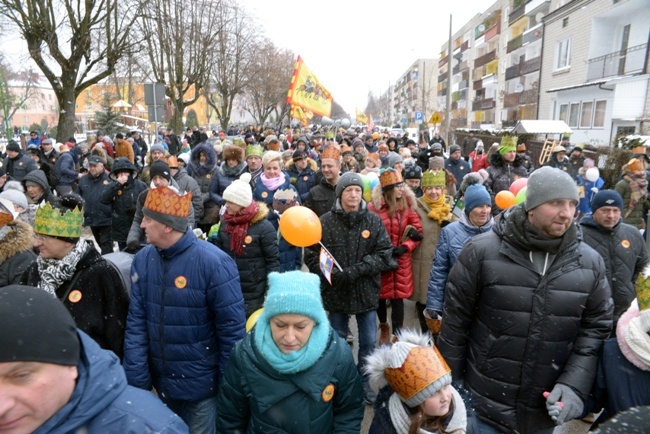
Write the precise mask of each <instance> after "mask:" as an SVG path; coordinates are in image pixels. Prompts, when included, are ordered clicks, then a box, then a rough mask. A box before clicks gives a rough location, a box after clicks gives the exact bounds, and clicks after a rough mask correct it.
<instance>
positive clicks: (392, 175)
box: [379, 169, 404, 187]
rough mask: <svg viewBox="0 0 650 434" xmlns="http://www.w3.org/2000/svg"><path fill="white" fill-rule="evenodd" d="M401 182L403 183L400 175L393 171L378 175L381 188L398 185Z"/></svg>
mask: <svg viewBox="0 0 650 434" xmlns="http://www.w3.org/2000/svg"><path fill="white" fill-rule="evenodd" d="M402 182H404V179H403V178H402V173H401V172H399V171H397V170H394V169H387V170H384V171H383V172H382V174H381V175H379V183H380V184H381V186H382V187H390V186H391V185H396V184H400V183H402Z"/></svg>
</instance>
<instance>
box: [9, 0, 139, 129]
mask: <svg viewBox="0 0 650 434" xmlns="http://www.w3.org/2000/svg"><path fill="white" fill-rule="evenodd" d="M0 6H1V7H0V14H2V15H3V16H4V17H6V18H7V20H8V21H9V22H10V23H12V24H13V25H15V26H16V27H17V28H18V31H19V33H20V35H21V36H22V37H23V38H24V39H25V41H26V42H27V47H28V50H29V55H30V56H31V58H32V59H33V60H34V62H35V63H36V65H38V67H39V68H40V69H41V71H42V72H43V74H44V75H45V77H46V78H47V80H48V81H49V83H50V85H51V86H52V89H53V90H54V93H55V94H56V97H57V99H58V101H59V107H60V112H59V125H58V128H57V140H58V141H61V142H63V141H64V140H65V139H67V138H68V137H70V136H71V135H72V134H73V133H74V132H75V130H76V126H75V102H76V99H77V96H78V95H79V94H80V93H81V92H82V91H83V90H85V89H86V88H88V87H90V86H92V85H93V84H96V83H98V82H99V81H101V80H102V79H104V78H106V77H108V76H109V75H110V74H111V73H112V72H113V69H114V67H115V63H116V62H117V60H118V59H119V58H120V57H121V56H122V55H123V54H124V52H125V51H126V50H128V49H129V47H130V46H131V39H130V37H129V31H128V29H129V27H130V26H131V24H132V23H133V22H134V21H135V20H136V19H137V18H138V17H139V9H138V6H137V5H136V4H135V3H132V2H130V1H124V0H120V1H119V6H118V0H96V1H85V2H80V1H78V0H0Z"/></svg>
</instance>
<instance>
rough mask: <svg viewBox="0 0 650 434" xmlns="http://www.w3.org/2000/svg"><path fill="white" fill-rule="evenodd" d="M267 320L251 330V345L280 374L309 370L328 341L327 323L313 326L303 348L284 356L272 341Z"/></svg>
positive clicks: (328, 329)
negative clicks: (252, 344)
mask: <svg viewBox="0 0 650 434" xmlns="http://www.w3.org/2000/svg"><path fill="white" fill-rule="evenodd" d="M260 319H264V318H260ZM269 319H270V318H269ZM269 319H266V321H259V320H258V321H257V324H255V328H254V329H253V343H254V345H255V347H257V350H258V351H259V352H260V353H261V354H262V355H263V357H264V358H265V359H266V361H267V362H268V363H269V365H271V366H272V367H273V368H274V369H275V370H276V371H278V372H279V373H281V374H297V373H298V372H302V371H305V370H307V369H309V368H310V367H311V366H312V365H313V364H314V363H316V362H317V361H318V359H320V358H321V356H322V355H323V353H324V352H325V348H326V347H327V342H328V341H329V334H330V327H329V323H319V324H316V325H314V328H313V329H312V331H311V335H310V336H309V340H308V341H307V343H306V344H305V346H304V347H302V348H301V349H299V350H298V351H292V352H290V353H289V354H284V353H283V352H282V351H280V348H278V346H277V345H276V344H275V342H274V341H273V336H272V335H271V325H270V324H269Z"/></svg>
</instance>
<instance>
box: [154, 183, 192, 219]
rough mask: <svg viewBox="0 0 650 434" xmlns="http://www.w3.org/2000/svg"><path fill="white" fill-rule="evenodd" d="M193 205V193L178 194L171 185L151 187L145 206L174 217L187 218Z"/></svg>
mask: <svg viewBox="0 0 650 434" xmlns="http://www.w3.org/2000/svg"><path fill="white" fill-rule="evenodd" d="M191 205H192V193H185V194H183V195H180V194H178V193H177V192H176V191H174V190H173V189H171V188H169V187H165V186H163V187H158V188H151V189H149V193H147V199H146V200H145V201H144V207H143V208H146V209H148V210H149V211H153V212H157V213H159V214H165V215H169V216H173V217H182V218H187V216H189V214H190V206H191Z"/></svg>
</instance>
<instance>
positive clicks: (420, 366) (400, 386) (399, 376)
mask: <svg viewBox="0 0 650 434" xmlns="http://www.w3.org/2000/svg"><path fill="white" fill-rule="evenodd" d="M450 373H451V369H450V368H449V365H447V362H446V361H445V359H443V358H442V355H441V354H440V352H439V351H438V349H437V348H435V347H422V346H416V347H414V348H412V349H411V350H410V351H409V353H408V356H406V360H404V363H402V366H400V367H399V368H386V369H385V370H384V375H386V381H388V384H390V387H392V388H393V390H394V391H395V392H397V394H398V395H399V396H400V397H401V398H402V400H403V401H404V402H406V403H407V404H409V401H410V400H411V399H413V398H416V395H417V394H418V393H420V392H422V391H423V390H424V389H426V388H428V387H429V386H431V385H433V384H434V383H436V382H438V383H439V384H438V385H439V386H440V387H442V386H443V385H444V384H449V382H451V378H450V375H449V374H450ZM446 376H447V377H446ZM436 386H437V385H436ZM440 387H438V389H439V388H440ZM434 388H435V387H434ZM436 390H437V389H436ZM433 392H434V393H435V391H433ZM416 399H417V398H416ZM417 400H418V401H420V400H419V399H417ZM422 401H423V400H422ZM409 405H410V404H409Z"/></svg>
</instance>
